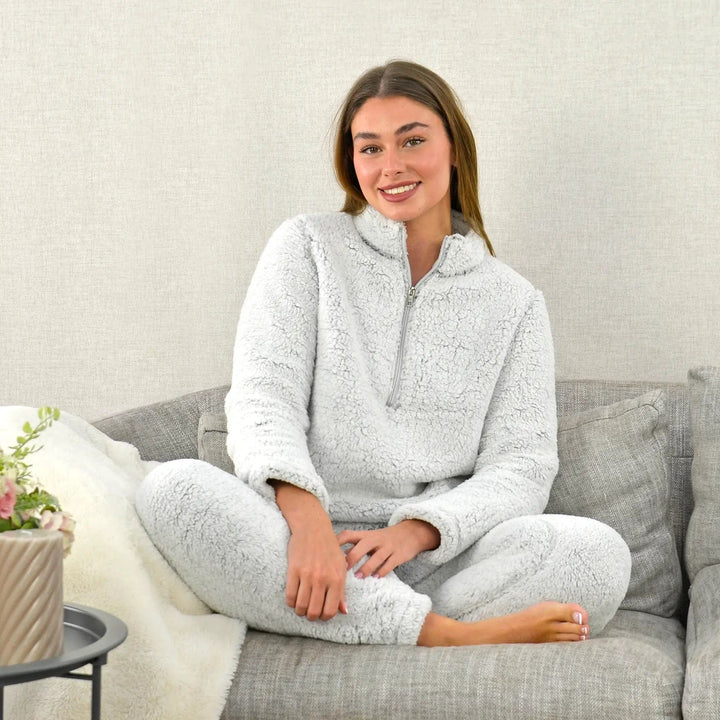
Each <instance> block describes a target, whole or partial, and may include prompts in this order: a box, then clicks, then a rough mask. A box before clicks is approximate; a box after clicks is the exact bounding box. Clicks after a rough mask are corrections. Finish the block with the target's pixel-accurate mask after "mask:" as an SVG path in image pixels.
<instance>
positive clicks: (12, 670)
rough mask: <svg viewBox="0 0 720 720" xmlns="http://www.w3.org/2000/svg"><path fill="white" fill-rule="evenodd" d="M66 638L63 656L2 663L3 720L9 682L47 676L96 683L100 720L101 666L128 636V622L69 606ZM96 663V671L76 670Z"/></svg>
mask: <svg viewBox="0 0 720 720" xmlns="http://www.w3.org/2000/svg"><path fill="white" fill-rule="evenodd" d="M63 624H64V629H65V638H64V641H63V652H62V655H58V656H56V657H53V658H48V659H47V660H37V661H36V662H29V663H21V664H19V665H3V666H0V720H3V689H4V687H5V686H6V685H15V684H16V683H24V682H32V681H33V680H41V679H42V678H46V677H67V678H74V679H76V680H89V681H90V682H91V683H92V706H91V714H90V718H91V720H100V693H101V690H102V687H101V683H100V673H101V668H102V666H103V665H105V663H106V662H107V656H108V653H109V652H110V651H111V650H112V649H113V648H116V647H117V646H118V645H120V643H122V642H123V641H124V640H125V638H126V637H127V632H128V631H127V626H126V625H125V623H124V622H123V621H122V620H120V619H119V618H116V617H115V616H114V615H111V614H110V613H106V612H103V611H102V610H96V609H95V608H91V607H85V606H84V605H75V604H73V605H65V608H64V616H63ZM88 664H90V665H92V674H91V675H85V674H83V673H74V672H72V671H73V670H76V669H77V668H79V667H82V666H83V665H88Z"/></svg>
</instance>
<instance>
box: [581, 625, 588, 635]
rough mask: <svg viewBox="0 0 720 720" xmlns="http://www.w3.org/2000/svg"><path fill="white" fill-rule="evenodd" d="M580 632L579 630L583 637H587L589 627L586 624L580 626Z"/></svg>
mask: <svg viewBox="0 0 720 720" xmlns="http://www.w3.org/2000/svg"><path fill="white" fill-rule="evenodd" d="M580 632H581V633H582V634H583V635H584V636H585V637H587V636H588V635H589V634H590V630H589V628H588V627H587V625H584V626H583V627H581V628H580Z"/></svg>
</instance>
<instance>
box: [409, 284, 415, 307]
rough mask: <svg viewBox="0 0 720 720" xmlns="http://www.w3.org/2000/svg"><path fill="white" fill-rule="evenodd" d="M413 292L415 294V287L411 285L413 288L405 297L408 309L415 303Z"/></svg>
mask: <svg viewBox="0 0 720 720" xmlns="http://www.w3.org/2000/svg"><path fill="white" fill-rule="evenodd" d="M415 292H416V290H415V286H414V285H413V286H412V287H411V288H410V292H408V296H407V304H408V307H410V305H412V304H413V302H414V301H415Z"/></svg>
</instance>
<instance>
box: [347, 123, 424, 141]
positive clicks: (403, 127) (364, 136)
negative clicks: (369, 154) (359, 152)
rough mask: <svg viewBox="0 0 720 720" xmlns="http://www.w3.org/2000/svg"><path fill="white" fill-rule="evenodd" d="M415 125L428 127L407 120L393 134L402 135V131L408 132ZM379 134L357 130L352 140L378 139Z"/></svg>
mask: <svg viewBox="0 0 720 720" xmlns="http://www.w3.org/2000/svg"><path fill="white" fill-rule="evenodd" d="M416 127H424V128H426V127H430V126H429V125H426V124H425V123H421V122H409V123H406V124H405V125H401V126H400V127H399V128H398V129H397V130H396V131H395V135H402V134H403V133H406V132H410V130H414V129H415V128H416ZM379 139H380V136H379V135H378V134H377V133H371V132H359V133H355V135H354V136H353V140H379Z"/></svg>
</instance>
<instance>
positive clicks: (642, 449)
mask: <svg viewBox="0 0 720 720" xmlns="http://www.w3.org/2000/svg"><path fill="white" fill-rule="evenodd" d="M667 430H668V428H667V417H666V413H665V395H664V393H663V392H662V391H661V390H653V391H651V392H648V393H645V394H643V395H641V396H640V397H638V398H634V399H630V400H622V401H620V402H617V403H613V404H612V405H606V406H604V407H598V408H593V409H590V410H585V411H583V412H579V413H575V414H573V415H569V416H565V417H561V418H560V419H559V422H558V454H559V458H560V469H559V471H558V475H557V478H556V479H555V482H554V484H553V487H552V490H551V492H550V500H549V502H548V506H547V509H546V512H548V513H563V514H568V515H582V516H585V517H592V518H595V519H596V520H600V521H601V522H604V523H606V524H607V525H610V526H611V527H612V528H614V529H615V530H617V531H618V532H619V533H620V535H622V537H623V538H624V539H625V542H626V543H627V544H628V546H629V548H630V552H631V555H632V574H631V577H630V586H629V588H628V592H627V595H626V597H625V600H624V601H623V603H622V605H621V607H622V608H624V609H627V610H643V611H646V612H651V613H654V614H656V615H661V616H664V617H668V616H670V615H672V614H673V613H674V612H675V610H676V609H677V604H678V601H679V598H680V593H681V588H682V578H681V571H680V562H679V559H678V555H677V549H676V547H675V542H674V539H673V535H672V530H671V527H670V519H669V513H668V500H669V482H668V433H667Z"/></svg>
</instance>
